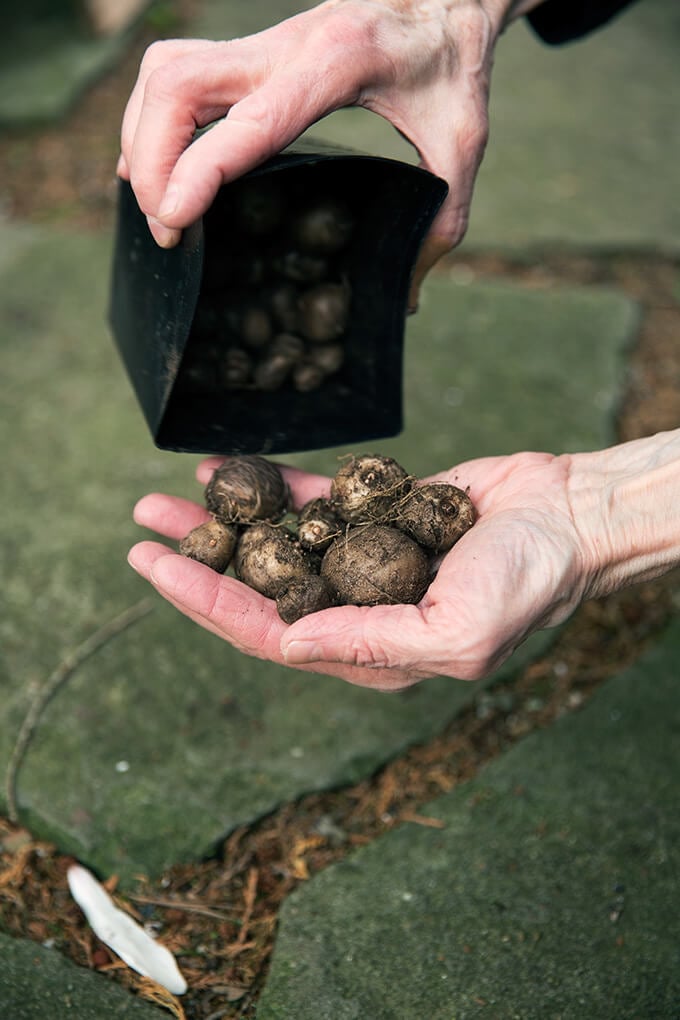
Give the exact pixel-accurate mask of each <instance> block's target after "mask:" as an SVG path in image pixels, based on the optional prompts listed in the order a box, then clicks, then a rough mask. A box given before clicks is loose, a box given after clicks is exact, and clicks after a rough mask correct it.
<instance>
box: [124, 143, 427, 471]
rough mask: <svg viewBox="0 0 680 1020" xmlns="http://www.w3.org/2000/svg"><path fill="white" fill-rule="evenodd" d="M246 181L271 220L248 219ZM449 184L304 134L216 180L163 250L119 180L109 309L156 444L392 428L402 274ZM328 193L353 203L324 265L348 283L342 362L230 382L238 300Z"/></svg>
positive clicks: (398, 387)
mask: <svg viewBox="0 0 680 1020" xmlns="http://www.w3.org/2000/svg"><path fill="white" fill-rule="evenodd" d="M253 188H256V189H260V191H261V190H262V189H264V190H265V192H268V191H271V192H272V193H273V194H275V196H276V201H277V202H279V203H280V207H281V210H282V215H281V217H280V222H279V223H278V225H276V226H275V227H273V228H272V229H271V230H270V231H269V232H267V231H266V230H265V231H263V232H260V233H257V232H255V233H253V231H252V229H251V228H250V227H249V228H248V229H246V228H245V227H244V226H243V222H242V221H243V215H242V211H243V207H244V200H245V201H247V200H248V194H252V191H253ZM445 194H446V184H445V183H444V182H443V181H441V180H439V179H438V178H437V177H434V176H432V175H431V174H429V173H426V172H425V171H423V170H420V169H418V168H417V167H413V166H410V165H408V164H405V163H400V162H398V161H395V160H388V159H382V158H377V157H375V156H369V155H365V154H362V153H357V152H353V151H347V150H338V149H336V148H330V147H326V146H324V145H323V144H319V143H315V144H314V145H313V146H312V145H310V144H309V143H307V144H302V143H298V144H296V145H295V146H293V147H291V148H290V149H288V150H286V151H285V152H284V153H282V154H281V155H279V156H277V157H276V158H274V159H272V160H270V161H269V162H267V163H265V164H263V165H262V166H261V167H259V168H258V169H256V170H254V171H252V172H251V173H250V174H248V175H247V176H246V177H243V178H241V179H240V180H238V181H235V182H233V183H231V184H228V185H225V186H224V187H222V188H221V189H220V192H219V193H218V195H217V197H216V199H215V202H214V203H213V205H212V206H211V208H210V209H209V210H208V212H207V213H206V214H205V216H204V217H203V218H202V220H201V221H199V222H198V223H195V224H194V225H193V226H191V227H190V228H188V229H187V230H185V231H184V232H183V235H182V240H181V242H180V244H179V245H178V247H176V248H174V249H170V250H165V249H162V248H159V247H158V246H157V245H156V244H155V242H154V241H153V238H152V237H151V234H150V233H149V229H148V226H147V223H146V219H145V217H144V216H143V214H142V213H141V211H140V209H139V207H138V205H137V202H136V199H135V197H134V194H133V192H132V189H131V188H130V186H129V185H128V184H127V183H125V182H121V183H120V192H119V202H118V222H117V230H116V238H115V250H114V259H113V275H112V288H111V302H110V322H111V326H112V330H113V335H114V338H115V341H116V344H117V346H118V348H119V351H120V353H121V355H122V358H123V361H124V363H125V366H126V369H127V372H128V374H129V377H130V380H131V382H132V385H133V387H134V389H135V392H136V395H137V399H138V401H139V403H140V405H141V408H142V410H143V412H144V415H145V417H146V420H147V423H148V426H149V429H150V430H151V434H152V436H153V439H154V441H155V443H156V445H157V446H159V447H160V448H162V449H168V450H177V451H183V452H191V453H224V454H233V453H263V454H270V453H291V452H294V451H300V450H311V449H317V448H322V447H329V446H336V445H340V444H346V443H358V442H365V441H367V440H373V439H378V438H382V437H386V436H393V435H395V434H396V433H398V432H399V431H400V430H401V428H402V347H403V337H404V325H405V317H406V304H407V298H408V289H409V283H410V279H411V275H412V272H413V268H414V264H415V260H416V256H417V253H418V250H419V248H420V245H421V243H422V240H423V238H424V236H425V234H426V233H427V230H428V228H429V226H430V224H431V222H432V220H433V218H434V216H435V214H436V212H437V210H438V209H439V207H440V205H441V203H442V201H443V199H444V196H445ZM327 197H332V198H333V199H335V200H339V201H341V202H343V203H345V204H346V205H347V206H349V207H350V208H351V211H352V214H353V219H354V228H353V232H352V236H351V240H350V241H349V243H348V244H347V246H346V248H345V249H343V251H342V255H341V256H337V257H334V258H331V267H330V269H329V272H330V273H331V274H334V277H335V278H336V279H337V280H342V281H343V282H347V283H348V284H349V288H350V291H351V300H350V314H349V321H348V324H347V328H346V331H345V334H344V336H343V338H342V342H343V344H344V349H345V359H344V362H343V364H342V366H341V368H340V369H339V370H338V371H337V372H336V373H335V374H333V375H331V376H329V377H328V378H326V379H325V380H324V381H323V383H322V384H321V385H320V386H319V388H318V389H314V390H311V391H309V392H298V391H297V390H296V389H295V388H294V386H293V385H291V384H290V383H289V382H287V383H285V384H284V385H282V386H281V388H279V389H276V390H273V391H269V390H267V391H262V390H260V389H258V388H256V387H255V386H253V385H251V384H246V385H243V386H233V385H225V384H224V383H223V382H222V381H221V380H220V370H219V368H218V363H217V360H216V359H217V356H218V354H219V349H220V347H221V346H229V343H230V342H231V341H230V340H229V339H228V334H229V331H230V329H231V328H232V324H233V316H234V309H235V307H236V306H239V307H240V306H241V305H242V304H243V302H251V303H252V302H253V301H255V302H257V301H258V300H260V298H261V295H262V294H266V293H267V292H268V288H270V287H271V286H272V284H273V281H274V278H275V277H276V273H277V271H278V270H277V269H276V268H272V267H276V266H279V268H280V265H281V253H283V252H285V251H286V250H287V248H286V246H287V245H288V244H289V239H288V232H289V230H290V225H291V223H294V222H295V217H296V214H299V212H300V210H302V209H304V208H306V207H308V205H309V203H311V202H313V201H314V200H315V199H324V198H327ZM277 253H278V261H277ZM201 380H202V382H201Z"/></svg>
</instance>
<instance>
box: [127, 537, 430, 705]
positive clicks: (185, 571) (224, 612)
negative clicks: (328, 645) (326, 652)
mask: <svg viewBox="0 0 680 1020" xmlns="http://www.w3.org/2000/svg"><path fill="white" fill-rule="evenodd" d="M128 562H129V563H130V566H131V567H132V568H133V569H134V570H135V571H136V572H137V573H138V574H140V575H141V576H142V577H144V578H146V580H147V581H149V582H150V583H151V584H152V585H153V586H154V588H155V589H156V590H157V591H158V593H159V595H161V596H162V597H163V598H164V599H166V601H168V602H169V603H170V604H171V605H173V606H174V607H175V609H177V610H178V611H179V612H181V613H182V614H183V615H185V616H187V617H188V618H189V619H190V620H192V621H193V622H194V623H196V624H198V625H199V626H200V627H203V628H204V629H205V630H208V631H210V633H212V634H216V635H217V636H218V637H220V638H222V639H223V640H226V641H228V642H229V643H230V644H231V645H233V646H234V647H235V648H236V649H238V650H239V651H241V652H243V653H245V654H247V655H254V656H256V657H257V658H262V659H269V660H271V661H272V662H275V663H277V664H280V665H284V664H286V663H285V662H284V658H283V655H282V653H281V636H282V634H283V632H284V631H285V629H286V625H285V624H284V623H283V622H282V621H281V619H280V618H279V616H278V613H277V612H276V608H275V605H274V603H273V602H272V601H271V600H270V599H265V598H264V597H263V596H262V595H259V594H258V593H257V592H255V591H253V590H252V589H251V588H248V587H247V586H246V585H244V584H241V583H240V582H239V581H236V580H235V579H233V578H230V577H225V576H223V575H220V574H216V573H215V572H214V571H212V570H210V569H209V568H208V567H205V566H203V565H202V564H200V563H196V562H195V561H193V560H188V559H186V558H185V557H182V556H177V555H176V554H174V553H172V551H171V550H169V549H168V548H167V546H164V545H162V544H161V543H159V542H139V543H138V544H137V545H135V546H133V548H132V549H131V550H130V552H129V554H128ZM331 612H337V610H332V611H331ZM298 668H300V669H302V670H304V671H306V672H313V673H320V674H323V675H326V676H334V677H338V678H339V679H341V680H345V681H347V682H348V683H351V684H354V685H356V686H361V687H370V688H372V689H373V690H376V691H400V690H403V689H404V688H406V687H409V686H410V685H411V684H412V683H414V682H415V678H414V677H411V676H409V675H408V674H407V673H402V672H399V671H396V670H381V669H357V668H356V667H353V666H343V665H341V664H339V663H334V662H331V663H327V662H313V663H309V664H306V665H305V664H301V665H300V666H299V667H298Z"/></svg>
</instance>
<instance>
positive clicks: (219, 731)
mask: <svg viewBox="0 0 680 1020" xmlns="http://www.w3.org/2000/svg"><path fill="white" fill-rule="evenodd" d="M108 249H109V243H108V240H107V239H102V238H99V237H89V236H77V235H68V234H56V233H55V234H46V235H44V237H42V239H39V240H37V241H35V243H33V244H32V245H29V246H28V247H27V248H25V250H24V252H23V254H22V255H21V256H19V257H17V258H15V259H13V260H11V261H10V263H9V265H7V266H6V267H5V269H4V271H2V273H0V321H2V322H3V394H4V397H3V409H2V414H1V417H0V441H2V448H3V450H4V456H5V471H4V473H3V493H4V506H5V510H4V513H3V518H2V522H1V524H0V556H1V558H2V564H1V569H2V577H3V595H4V603H5V607H4V612H3V615H2V618H1V619H0V642H1V643H2V648H3V657H2V662H1V664H0V670H1V674H2V675H1V679H0V683H1V685H2V690H3V699H2V704H1V705H0V721H1V725H0V769H1V770H3V771H4V768H5V766H6V764H7V761H8V758H9V756H10V754H11V750H12V747H13V745H14V742H15V740H16V737H17V733H18V730H19V727H20V725H21V722H22V720H23V718H24V717H25V715H26V712H27V711H28V708H29V706H30V704H31V703H32V701H33V699H34V698H35V697H36V695H37V692H38V691H39V690H40V688H41V685H42V684H43V683H44V682H45V680H46V678H47V677H48V676H49V675H50V674H51V673H52V671H53V670H54V669H55V668H56V667H57V666H58V664H59V663H60V662H62V661H63V659H64V657H65V656H66V655H67V653H69V652H71V651H72V650H73V649H74V648H76V647H77V646H78V645H79V644H80V643H81V642H82V641H83V640H84V639H85V638H87V637H88V636H89V635H90V634H92V633H93V632H94V631H95V630H96V629H97V628H98V627H99V626H101V625H102V624H103V623H105V622H106V621H108V620H110V619H111V618H113V617H114V616H116V615H117V614H118V613H119V612H120V611H121V610H123V609H125V608H126V607H128V606H130V605H133V604H134V603H136V602H137V601H138V600H139V599H140V598H141V597H142V596H144V595H152V594H153V593H152V592H150V590H148V589H147V586H146V585H145V584H144V582H142V581H141V580H140V579H139V578H138V577H137V576H136V575H135V574H134V573H133V572H132V571H131V570H130V569H129V568H128V566H127V564H126V562H125V556H126V552H127V549H128V548H129V546H130V545H131V544H132V543H133V542H134V541H136V540H138V539H140V538H142V537H145V535H144V534H143V533H141V532H140V529H138V528H136V527H135V526H134V524H133V523H132V521H131V519H130V513H131V508H132V505H133V503H134V502H135V500H136V499H137V498H138V497H140V496H141V495H143V494H144V493H146V492H148V491H150V490H154V489H156V490H161V491H168V492H174V493H176V494H178V495H184V496H195V497H196V498H197V499H198V500H199V501H200V500H201V498H202V494H201V491H200V489H199V488H198V487H197V486H196V484H195V482H194V481H193V472H194V467H195V464H196V463H197V460H198V458H195V457H191V456H186V455H185V456H182V455H177V454H171V453H162V452H159V451H157V450H156V449H155V448H154V447H153V444H152V442H151V439H150V437H149V434H148V432H147V430H146V426H145V425H144V422H143V419H142V416H141V413H140V411H139V408H138V407H137V405H136V403H135V400H134V397H133V394H132V391H131V388H130V386H129V384H128V381H127V379H126V378H125V376H124V373H123V371H122V368H121V364H120V362H119V360H118V357H117V354H116V352H115V349H114V347H113V344H112V342H111V340H110V338H109V337H108V335H107V329H106V326H105V321H104V320H105V308H106V301H107V293H106V291H107V280H108V264H109V250H108ZM635 314H636V313H635V309H634V307H633V306H632V305H631V304H630V302H628V301H627V300H626V299H624V298H622V297H620V296H618V295H615V294H610V293H607V292H604V293H601V292H597V291H587V290H584V291H581V292H578V291H577V292H565V293H564V294H560V293H557V294H554V295H552V294H551V295H546V294H541V293H540V292H535V291H522V290H521V289H518V288H512V287H507V286H498V287H496V286H477V285H473V284H467V285H465V284H456V283H452V282H447V281H446V280H432V281H431V283H430V284H429V285H428V290H427V294H426V297H425V299H424V302H423V309H422V312H421V313H419V315H418V316H417V317H415V318H414V319H413V320H412V321H411V322H410V324H409V341H408V351H409V353H408V358H407V370H406V378H407V406H408V408H409V411H408V427H407V429H406V431H405V432H404V434H403V436H401V437H400V438H398V439H396V440H390V441H389V443H386V444H385V445H386V450H389V451H390V452H392V451H393V452H394V454H395V455H396V456H398V457H399V459H401V460H402V461H403V462H404V464H405V466H407V467H408V469H409V470H412V471H417V472H421V473H423V474H424V473H426V472H428V471H431V470H435V469H441V468H443V467H446V466H449V465H451V464H453V463H454V462H455V461H456V460H459V459H460V458H462V457H469V456H476V455H479V454H482V453H486V452H501V451H505V452H508V451H509V450H510V449H520V448H522V447H525V446H527V445H542V446H544V447H553V448H555V449H557V448H560V447H561V445H562V443H565V444H566V443H576V444H577V445H581V446H583V445H585V446H594V445H598V444H600V443H601V442H603V441H604V440H606V439H608V438H611V420H610V419H611V409H612V407H614V406H616V404H617V402H618V395H619V380H620V374H621V372H620V364H621V358H622V354H623V352H624V350H625V347H626V344H627V343H628V340H629V335H630V332H631V330H632V329H633V327H634V324H635V321H636V320H635ZM548 351H550V353H548ZM584 366H587V370H584ZM561 394H564V395H563V396H561ZM461 401H462V403H461ZM523 407H524V410H523ZM529 410H530V411H531V413H530V414H529V413H528V412H529ZM463 411H464V413H462V412H463ZM338 452H339V451H337V450H329V451H324V452H323V453H321V454H315V455H311V454H310V455H308V459H307V461H306V462H307V463H308V464H309V465H310V466H313V467H315V468H317V469H319V470H325V471H327V472H329V473H332V472H333V471H334V470H335V468H336V465H337V455H338ZM298 462H303V463H304V462H305V458H302V457H301V458H298ZM155 606H156V608H155V611H154V612H153V614H152V615H150V616H148V617H146V618H145V619H144V620H142V621H141V622H139V623H138V624H137V625H136V626H135V628H134V629H131V630H129V631H127V632H125V633H124V634H122V635H120V636H119V637H117V638H116V639H115V640H113V641H111V642H110V643H109V644H107V645H106V646H104V647H103V648H101V649H100V650H99V652H98V653H97V654H96V655H94V656H93V657H91V658H90V659H88V660H87V661H86V662H84V663H83V664H82V665H81V666H80V667H79V668H78V670H77V671H76V672H75V674H74V675H73V676H72V677H71V678H70V680H69V681H68V683H67V684H66V685H65V686H64V687H62V689H61V690H60V691H59V692H58V694H57V695H56V697H55V698H54V699H53V700H52V702H51V703H50V704H49V706H48V707H47V710H46V712H45V714H44V716H43V717H42V719H41V721H40V724H39V726H38V727H37V729H36V731H35V732H34V734H33V738H32V740H31V742H30V744H29V747H28V750H27V754H26V758H25V761H24V764H23V767H22V768H21V770H20V772H19V775H18V782H17V794H18V803H19V808H20V813H21V817H22V819H23V820H24V821H26V822H27V823H30V825H31V826H32V828H33V830H34V831H35V832H36V834H38V835H41V836H46V837H49V838H52V839H54V840H56V842H57V843H58V845H59V846H60V847H61V848H62V849H64V850H68V851H70V852H73V853H74V854H76V855H77V856H79V857H81V858H82V859H83V860H84V861H86V862H87V863H89V864H90V865H91V866H94V867H96V868H98V869H100V870H101V871H102V872H104V873H105V874H106V873H110V872H111V871H116V872H118V873H119V874H120V875H121V876H122V878H123V880H124V881H125V880H128V879H129V877H130V876H131V875H133V874H135V873H138V872H147V873H148V874H150V875H156V874H158V872H159V871H160V870H161V869H162V868H163V867H165V866H166V865H168V864H170V863H174V862H175V861H178V860H180V859H189V858H193V857H200V856H201V855H203V854H205V853H207V852H209V851H210V850H211V848H212V847H213V845H214V844H215V843H216V842H217V841H218V839H219V838H220V837H221V836H222V835H223V834H224V833H226V832H227V831H229V830H230V829H232V828H233V827H235V826H236V825H238V824H241V823H243V822H247V821H251V820H253V819H254V818H256V817H258V816H260V815H262V814H264V813H265V812H267V811H269V810H271V809H272V808H273V807H274V806H275V805H277V804H278V803H280V802H282V801H285V800H287V799H290V798H293V797H296V796H298V795H300V794H301V793H303V792H305V791H310V790H314V789H319V788H325V787H331V786H335V785H339V784H342V783H351V782H353V781H356V780H359V779H360V778H363V777H364V776H366V775H368V774H370V772H372V771H373V770H374V769H375V768H376V767H377V766H379V765H380V764H381V763H383V762H385V761H386V760H388V759H389V758H390V757H392V756H393V755H395V754H397V753H398V752H400V751H401V750H402V749H404V748H405V747H406V746H408V745H409V744H411V743H413V742H418V741H423V740H427V739H428V738H429V737H431V736H432V735H433V734H434V733H436V732H438V731H439V729H440V728H441V727H442V726H443V725H444V724H445V723H446V721H447V720H448V719H450V718H451V717H453V716H454V715H455V714H456V712H457V711H458V710H459V709H460V707H461V706H462V705H463V704H465V703H466V702H469V700H470V699H471V698H473V697H474V696H475V694H476V693H477V692H478V691H479V685H470V684H465V683H462V682H456V681H448V680H442V679H438V680H433V681H430V682H427V683H423V684H421V685H419V687H418V688H417V689H415V690H413V691H411V692H407V693H405V694H403V695H398V696H392V697H386V696H384V695H380V694H377V693H375V692H370V691H365V690H363V689H359V688H354V687H351V686H349V685H347V684H344V683H342V682H340V681H337V680H331V679H327V678H322V677H319V676H314V675H312V674H306V673H302V672H298V671H289V670H285V669H283V668H278V667H274V666H271V665H268V664H265V663H262V662H259V661H256V660H252V659H248V658H246V657H244V656H242V655H240V654H239V653H237V652H235V651H233V650H232V649H231V648H229V647H227V646H226V645H225V644H224V643H223V642H221V641H219V640H218V639H217V638H216V637H213V636H211V635H209V634H207V633H206V632H204V631H202V630H200V629H199V628H197V627H195V626H194V625H193V624H192V623H190V621H188V620H187V619H185V618H184V617H182V616H180V615H179V614H178V613H176V612H175V611H174V610H173V609H172V608H171V607H169V606H168V605H167V604H166V603H164V602H162V601H161V600H160V599H157V600H155ZM549 637H550V635H549V634H543V635H539V636H538V637H536V638H535V639H534V640H533V641H532V642H530V643H529V644H528V645H525V646H524V647H523V649H521V650H520V652H518V653H517V656H516V657H515V658H514V659H513V660H511V662H510V663H509V664H507V666H506V667H505V668H504V673H505V674H507V672H508V671H509V670H512V669H515V668H518V667H519V665H520V664H521V663H522V662H523V661H526V659H527V658H530V657H531V656H532V655H535V654H537V652H538V650H539V649H540V648H543V647H544V646H545V642H546V641H547V640H549Z"/></svg>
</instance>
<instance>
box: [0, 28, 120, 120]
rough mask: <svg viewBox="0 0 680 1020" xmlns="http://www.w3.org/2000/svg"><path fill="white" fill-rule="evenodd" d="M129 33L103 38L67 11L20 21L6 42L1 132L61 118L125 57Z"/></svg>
mask: <svg viewBox="0 0 680 1020" xmlns="http://www.w3.org/2000/svg"><path fill="white" fill-rule="evenodd" d="M128 41H129V36H128V34H127V33H126V32H122V33H119V34H117V35H113V36H101V37H97V36H94V35H92V34H91V33H89V32H88V31H87V30H86V28H85V26H84V24H83V23H82V22H81V21H80V20H79V19H78V18H76V17H74V16H73V15H72V14H70V13H67V12H64V13H63V15H62V16H59V13H58V12H56V13H53V14H52V15H46V16H42V17H38V18H35V19H33V20H31V21H28V22H27V21H25V20H19V21H17V23H15V24H13V25H10V27H9V29H8V31H7V32H6V33H5V34H4V35H3V37H2V39H1V40H0V128H6V129H7V128H10V129H22V130H23V129H25V128H27V127H34V126H36V125H38V124H41V123H45V122H50V121H54V120H58V119H59V118H60V117H63V116H64V115H65V114H66V113H67V112H68V111H69V110H70V109H71V107H72V106H73V104H74V103H75V101H76V100H77V99H78V98H79V97H80V96H81V95H82V93H83V92H84V91H85V89H87V88H88V87H89V86H90V85H91V84H92V82H93V81H94V80H95V79H96V78H98V77H99V76H101V75H102V74H103V73H104V72H106V71H108V70H109V69H110V68H111V67H112V66H113V65H114V64H115V63H116V61H117V60H118V59H119V58H120V57H121V56H122V55H123V54H124V52H125V50H126V47H127V45H128Z"/></svg>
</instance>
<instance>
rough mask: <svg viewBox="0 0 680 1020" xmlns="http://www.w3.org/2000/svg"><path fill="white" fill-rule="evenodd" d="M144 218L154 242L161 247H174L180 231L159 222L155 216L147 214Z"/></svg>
mask: <svg viewBox="0 0 680 1020" xmlns="http://www.w3.org/2000/svg"><path fill="white" fill-rule="evenodd" d="M146 219H147V222H148V224H149V230H150V231H151V233H152V235H153V239H154V241H155V242H156V244H157V245H159V246H160V247H161V248H174V246H175V245H176V244H177V242H178V241H179V239H180V234H181V231H179V230H172V229H171V228H170V227H166V226H165V224H164V223H159V222H158V220H157V219H156V218H155V216H147V218H146Z"/></svg>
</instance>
